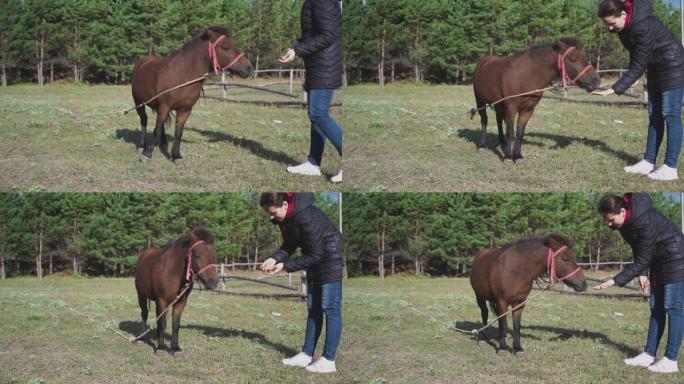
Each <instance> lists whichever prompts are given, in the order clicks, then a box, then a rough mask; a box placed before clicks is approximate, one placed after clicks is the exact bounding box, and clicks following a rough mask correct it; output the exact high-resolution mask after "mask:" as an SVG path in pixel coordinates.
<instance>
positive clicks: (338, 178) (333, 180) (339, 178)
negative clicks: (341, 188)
mask: <svg viewBox="0 0 684 384" xmlns="http://www.w3.org/2000/svg"><path fill="white" fill-rule="evenodd" d="M330 182H331V183H341V182H342V170H340V171H339V172H338V173H337V175H335V176H333V177H331V178H330Z"/></svg>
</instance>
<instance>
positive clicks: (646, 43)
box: [613, 20, 656, 95]
mask: <svg viewBox="0 0 684 384" xmlns="http://www.w3.org/2000/svg"><path fill="white" fill-rule="evenodd" d="M640 24H643V25H639V26H638V27H636V28H635V30H634V31H632V33H633V34H634V41H635V42H634V49H633V50H632V51H631V52H630V53H629V69H628V70H627V72H625V73H624V74H623V75H622V77H620V79H619V80H618V81H617V82H616V83H615V84H613V90H614V91H615V93H616V94H618V95H622V94H623V93H625V91H627V89H629V87H631V86H632V84H634V82H636V81H637V80H639V77H641V75H643V74H644V72H646V68H647V67H648V58H649V57H650V56H651V52H653V48H654V46H655V40H656V38H655V33H654V32H653V31H651V30H649V28H648V27H649V26H650V24H651V23H649V22H648V21H646V20H645V21H644V22H643V23H640Z"/></svg>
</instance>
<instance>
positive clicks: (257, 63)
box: [254, 55, 259, 79]
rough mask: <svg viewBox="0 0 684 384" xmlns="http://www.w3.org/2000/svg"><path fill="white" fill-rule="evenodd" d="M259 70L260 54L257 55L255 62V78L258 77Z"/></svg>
mask: <svg viewBox="0 0 684 384" xmlns="http://www.w3.org/2000/svg"><path fill="white" fill-rule="evenodd" d="M258 71H259V55H257V57H256V62H255V63H254V78H255V79H256V78H257V75H258V73H259V72H258Z"/></svg>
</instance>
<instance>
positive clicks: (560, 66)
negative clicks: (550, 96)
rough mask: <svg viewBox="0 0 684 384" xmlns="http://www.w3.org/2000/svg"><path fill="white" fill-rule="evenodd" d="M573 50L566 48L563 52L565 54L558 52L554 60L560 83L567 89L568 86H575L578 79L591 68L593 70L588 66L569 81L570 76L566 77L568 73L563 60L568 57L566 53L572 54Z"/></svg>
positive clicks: (572, 48)
mask: <svg viewBox="0 0 684 384" xmlns="http://www.w3.org/2000/svg"><path fill="white" fill-rule="evenodd" d="M574 49H575V47H568V49H566V50H565V52H563V53H560V52H558V59H557V60H556V66H557V67H558V72H560V76H561V83H562V84H563V88H565V87H567V86H568V85H575V83H576V82H577V80H579V78H580V77H582V76H584V74H585V73H587V71H588V70H589V69H591V68H594V67H593V66H592V65H591V64H588V65H587V66H586V67H584V69H582V70H581V71H580V72H579V73H578V74H577V76H575V78H574V79H572V80H570V76H568V71H567V70H566V69H565V58H566V57H567V56H568V53H570V52H572V51H573V50H574Z"/></svg>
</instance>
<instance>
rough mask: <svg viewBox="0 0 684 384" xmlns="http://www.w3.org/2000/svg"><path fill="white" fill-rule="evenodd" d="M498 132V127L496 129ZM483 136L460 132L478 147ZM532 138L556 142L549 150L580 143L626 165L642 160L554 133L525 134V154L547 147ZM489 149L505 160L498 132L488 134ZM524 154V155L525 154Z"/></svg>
mask: <svg viewBox="0 0 684 384" xmlns="http://www.w3.org/2000/svg"><path fill="white" fill-rule="evenodd" d="M494 130H495V131H496V127H495V129H494ZM481 134H482V131H481V130H479V129H467V128H463V129H459V130H458V137H460V138H461V139H464V140H467V141H469V142H471V143H473V145H475V146H477V144H478V143H479V142H480V135H481ZM531 138H536V139H541V140H551V141H553V142H554V144H552V145H550V146H549V149H563V148H566V147H568V146H570V145H571V144H573V143H578V144H582V145H585V146H587V147H590V148H593V149H595V150H599V151H601V152H603V153H605V154H607V155H608V156H611V157H614V158H618V159H620V160H622V161H623V162H624V163H625V164H633V163H636V162H638V161H639V160H640V158H638V157H636V156H634V155H631V154H629V153H627V152H624V151H620V150H617V149H613V148H611V147H610V146H609V145H608V144H606V143H604V142H603V141H600V140H595V139H589V138H586V137H575V136H564V135H559V134H553V133H543V132H527V133H525V138H524V139H523V152H524V150H525V146H526V145H528V146H529V145H533V146H536V147H545V145H544V144H543V143H542V142H540V141H531V140H530V139H531ZM487 148H488V149H489V150H491V151H492V152H493V153H494V154H496V155H497V156H499V158H500V159H503V156H502V154H501V151H500V148H499V134H498V133H496V132H492V133H490V132H489V131H488V132H487ZM523 154H524V153H523Z"/></svg>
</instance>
